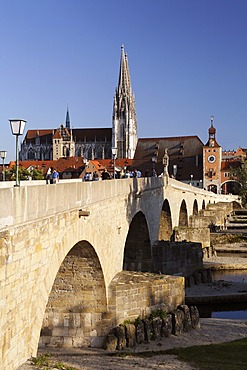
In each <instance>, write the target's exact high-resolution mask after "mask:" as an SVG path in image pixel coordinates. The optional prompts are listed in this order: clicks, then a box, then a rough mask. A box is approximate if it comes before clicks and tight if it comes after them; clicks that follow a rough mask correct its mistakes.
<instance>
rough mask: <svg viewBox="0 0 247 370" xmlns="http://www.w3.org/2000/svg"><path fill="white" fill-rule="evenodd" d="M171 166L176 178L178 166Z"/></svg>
mask: <svg viewBox="0 0 247 370" xmlns="http://www.w3.org/2000/svg"><path fill="white" fill-rule="evenodd" d="M172 168H173V177H174V178H176V176H177V172H178V166H177V164H174V165H173V166H172Z"/></svg>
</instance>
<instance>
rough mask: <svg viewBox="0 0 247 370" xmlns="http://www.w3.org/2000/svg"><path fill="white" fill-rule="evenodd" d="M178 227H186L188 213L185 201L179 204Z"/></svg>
mask: <svg viewBox="0 0 247 370" xmlns="http://www.w3.org/2000/svg"><path fill="white" fill-rule="evenodd" d="M178 226H188V213H187V207H186V203H185V200H183V201H182V203H181V207H180V212H179V222H178Z"/></svg>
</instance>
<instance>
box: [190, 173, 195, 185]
mask: <svg viewBox="0 0 247 370" xmlns="http://www.w3.org/2000/svg"><path fill="white" fill-rule="evenodd" d="M193 177H194V176H193V175H190V185H192V182H193Z"/></svg>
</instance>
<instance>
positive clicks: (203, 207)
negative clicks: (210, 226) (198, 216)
mask: <svg viewBox="0 0 247 370" xmlns="http://www.w3.org/2000/svg"><path fill="white" fill-rule="evenodd" d="M202 209H206V204H205V200H204V199H203V201H202Z"/></svg>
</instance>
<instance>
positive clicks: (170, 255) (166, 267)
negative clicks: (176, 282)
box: [153, 240, 203, 276]
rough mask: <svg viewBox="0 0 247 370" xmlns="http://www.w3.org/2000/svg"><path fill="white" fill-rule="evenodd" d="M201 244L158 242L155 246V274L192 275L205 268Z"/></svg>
mask: <svg viewBox="0 0 247 370" xmlns="http://www.w3.org/2000/svg"><path fill="white" fill-rule="evenodd" d="M202 257H203V253H202V247H201V243H188V242H168V241H164V240H161V241H157V242H156V243H155V244H154V245H153V262H154V270H153V271H154V272H156V273H161V274H179V275H182V276H189V275H192V274H193V273H194V272H195V271H198V270H200V269H202V268H203V258H202Z"/></svg>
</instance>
